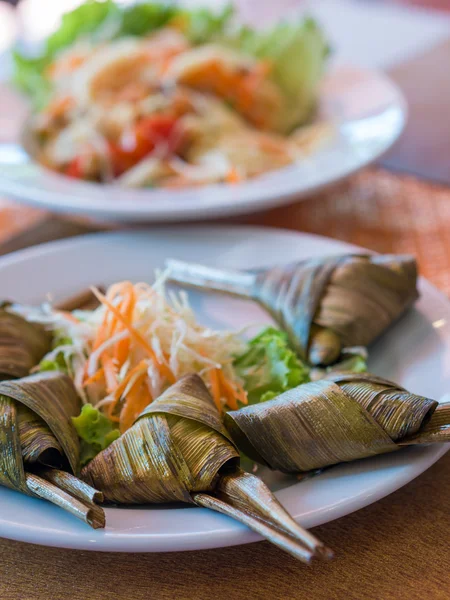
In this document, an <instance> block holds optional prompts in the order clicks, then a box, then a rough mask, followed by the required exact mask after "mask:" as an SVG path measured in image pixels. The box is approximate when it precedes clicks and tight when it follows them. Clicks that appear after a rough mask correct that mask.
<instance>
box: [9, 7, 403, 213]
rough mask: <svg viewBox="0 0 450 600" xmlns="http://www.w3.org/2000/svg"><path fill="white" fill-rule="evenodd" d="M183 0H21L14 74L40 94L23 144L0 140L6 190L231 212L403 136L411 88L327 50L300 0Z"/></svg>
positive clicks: (324, 178) (78, 202) (80, 202)
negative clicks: (339, 61)
mask: <svg viewBox="0 0 450 600" xmlns="http://www.w3.org/2000/svg"><path fill="white" fill-rule="evenodd" d="M187 4H188V6H187V7H186V4H185V3H183V4H175V3H151V2H142V3H137V4H136V3H129V2H113V1H112V0H106V1H104V2H96V1H95V0H88V1H87V2H84V3H82V4H80V3H78V2H73V1H72V2H65V3H61V5H59V8H58V11H53V10H52V11H48V12H49V13H50V16H48V18H47V11H44V13H43V16H44V18H43V19H42V18H41V17H39V18H38V13H39V6H40V5H39V4H38V3H37V2H36V0H24V1H23V3H22V4H20V5H19V18H20V22H21V30H22V32H21V33H22V38H23V40H24V41H23V42H22V43H21V44H19V45H18V47H16V49H15V50H14V52H13V73H12V80H13V82H14V84H15V86H16V87H17V88H18V89H20V90H21V91H22V92H23V93H24V94H25V95H26V96H27V97H28V98H29V100H30V103H31V107H32V109H31V115H30V117H29V118H28V120H27V121H26V123H25V126H24V128H23V129H22V131H21V133H20V137H21V141H22V142H23V144H24V147H25V149H26V153H25V152H23V149H21V148H20V147H19V146H17V145H16V146H14V145H13V146H6V147H5V146H4V147H3V148H0V165H1V166H2V167H3V169H2V170H3V173H2V177H1V178H0V190H1V191H3V192H4V193H7V194H9V195H10V196H12V197H14V198H16V199H18V200H22V201H27V202H31V203H34V204H38V205H40V206H46V207H49V208H51V209H53V210H59V211H64V212H72V213H79V214H89V215H91V216H95V217H103V218H105V219H109V220H116V221H139V220H148V221H151V220H178V219H192V218H195V219H198V218H209V217H212V216H227V215H231V214H238V213H245V212H251V211H254V210H258V209H261V208H264V207H268V206H272V205H276V204H282V203H286V202H289V201H290V200H291V199H292V198H294V197H301V196H302V195H305V194H306V193H310V192H311V191H313V190H316V189H318V188H320V187H323V186H324V185H327V184H329V183H331V182H333V181H336V180H338V179H341V178H343V177H345V176H347V175H349V174H350V173H352V172H354V171H355V170H357V169H359V168H361V167H362V166H363V165H365V164H367V163H368V162H371V161H372V160H374V159H375V158H377V157H378V156H380V155H381V154H382V153H384V152H385V151H386V149H387V148H388V147H389V146H390V145H391V144H392V143H393V141H395V139H396V138H397V137H398V135H399V133H400V131H401V129H402V127H403V124H404V120H405V105H404V101H403V99H402V97H401V94H400V93H399V92H398V90H397V89H396V88H395V86H394V85H393V84H392V83H391V82H389V81H388V80H387V79H386V78H385V77H383V76H381V75H379V74H377V73H374V72H370V71H366V70H358V69H356V70H355V69H349V68H348V67H345V66H344V67H342V66H336V65H334V66H329V63H330V55H331V47H330V44H329V42H328V40H327V35H326V33H325V32H324V29H323V28H322V27H321V26H320V25H319V23H318V22H317V21H316V20H314V19H313V18H312V17H311V16H310V15H309V13H305V10H304V9H305V8H307V5H305V4H304V3H299V2H291V1H289V2H288V1H286V2H284V3H283V11H282V13H283V16H284V17H285V19H284V21H279V20H277V16H278V15H279V14H280V6H277V10H276V11H274V7H273V5H272V4H270V5H269V4H268V5H267V6H268V10H266V11H261V14H264V19H263V20H262V19H259V22H257V23H256V24H254V21H255V19H254V14H255V10H254V5H252V3H249V2H243V3H237V7H238V8H237V9H236V8H235V7H233V6H232V5H230V4H226V3H223V2H217V3H209V4H208V5H204V4H203V3H199V2H195V3H192V2H189V3H187ZM69 8H72V10H71V11H69V12H65V11H66V10H67V9H69ZM252 15H253V20H252V18H251V16H252ZM250 21H251V25H249V24H248V23H249V22H250ZM36 23H38V24H37V25H36ZM334 62H336V61H334ZM52 172H53V173H52ZM55 173H56V175H55ZM105 186H108V194H107V195H105V194H104V187H105ZM211 186H214V188H211ZM204 187H207V189H206V190H204V191H203V189H202V188H204Z"/></svg>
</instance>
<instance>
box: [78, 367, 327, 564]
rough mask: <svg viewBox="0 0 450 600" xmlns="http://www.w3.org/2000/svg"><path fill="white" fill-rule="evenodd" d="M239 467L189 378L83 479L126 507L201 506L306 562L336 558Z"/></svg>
mask: <svg viewBox="0 0 450 600" xmlns="http://www.w3.org/2000/svg"><path fill="white" fill-rule="evenodd" d="M238 467H239V453H238V451H237V449H236V448H235V446H234V444H233V442H232V441H231V439H230V437H229V434H228V432H227V431H226V430H225V428H224V426H223V424H222V422H221V419H220V415H219V413H218V411H217V408H216V407H215V405H214V402H213V400H212V398H211V396H210V394H209V392H208V390H207V389H206V387H205V384H204V383H203V381H202V379H201V378H200V377H199V376H198V375H187V376H185V377H183V378H182V379H180V380H179V381H178V382H177V383H175V384H174V385H173V386H172V387H170V388H169V389H168V390H167V391H166V392H164V393H163V394H162V396H160V398H158V399H156V400H155V401H154V402H152V403H151V404H150V405H149V406H148V407H147V408H146V409H145V410H144V412H143V413H142V414H141V415H140V416H139V417H138V419H137V421H136V422H135V423H134V425H133V426H132V427H131V428H130V429H129V430H128V431H126V432H125V433H124V434H123V435H122V436H121V437H120V438H119V439H117V440H116V441H114V442H113V443H112V444H111V445H110V446H108V448H106V449H105V450H103V451H102V452H101V453H100V454H98V455H97V456H96V457H95V458H94V459H93V460H92V461H91V462H90V463H89V464H88V465H86V467H84V469H83V471H82V478H83V479H84V481H86V482H87V483H88V484H89V485H91V486H93V487H94V488H96V489H99V490H101V491H102V492H103V493H104V495H105V498H106V499H107V500H109V501H112V502H116V503H118V504H129V503H131V504H136V503H139V504H141V503H142V504H144V503H160V502H176V501H183V502H189V503H191V504H192V503H194V504H198V505H199V506H204V507H207V508H211V509H213V510H216V511H218V512H222V513H224V514H227V515H229V516H231V517H233V518H235V519H238V520H240V521H241V522H243V523H245V524H246V525H248V526H249V527H251V528H253V529H254V530H255V531H257V532H259V533H260V534H261V535H264V536H266V537H267V539H269V540H270V541H272V542H273V543H274V544H276V545H278V546H279V547H281V548H283V549H284V550H286V551H288V552H290V553H291V554H292V555H293V556H296V557H297V558H300V559H301V560H304V561H306V562H308V561H309V560H310V559H311V558H312V557H313V556H320V557H321V558H325V557H329V553H328V551H325V550H324V546H323V544H321V543H320V542H319V541H318V540H317V539H316V538H315V537H314V536H312V535H311V534H309V533H307V532H305V531H304V530H303V529H302V528H301V527H300V526H299V525H297V524H296V523H295V522H294V521H293V519H292V518H291V517H290V516H289V515H288V513H286V511H285V510H284V509H283V507H282V506H281V505H280V504H279V502H278V501H277V500H276V498H275V497H274V496H273V495H272V493H271V492H270V490H269V489H268V488H267V487H266V486H265V485H264V484H263V483H262V481H260V480H259V479H257V478H256V477H254V476H253V475H250V474H248V473H243V472H242V471H240V469H239V468H238Z"/></svg>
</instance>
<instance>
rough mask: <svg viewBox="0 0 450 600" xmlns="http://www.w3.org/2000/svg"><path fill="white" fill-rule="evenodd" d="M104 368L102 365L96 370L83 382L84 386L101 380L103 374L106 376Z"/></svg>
mask: <svg viewBox="0 0 450 600" xmlns="http://www.w3.org/2000/svg"><path fill="white" fill-rule="evenodd" d="M104 373H105V371H104V369H103V367H101V368H100V369H99V370H98V371H96V372H95V373H94V374H93V375H92V377H89V378H88V379H86V380H85V382H84V383H83V387H86V386H87V385H90V384H91V383H95V382H96V381H99V380H100V379H101V378H102V377H103V376H104Z"/></svg>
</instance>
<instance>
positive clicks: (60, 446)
mask: <svg viewBox="0 0 450 600" xmlns="http://www.w3.org/2000/svg"><path fill="white" fill-rule="evenodd" d="M80 408H81V401H80V399H79V397H78V395H77V392H76V390H75V388H74V386H73V383H72V381H71V379H70V378H69V377H68V376H67V375H64V374H62V373H58V372H46V373H37V374H34V375H30V376H28V377H23V378H22V379H15V380H9V381H2V382H0V486H5V487H8V488H10V489H13V490H16V491H19V492H22V493H24V494H27V495H31V496H36V497H38V498H42V499H45V500H48V501H50V502H53V503H54V504H57V505H58V506H60V507H61V508H63V509H64V510H66V511H68V512H70V513H71V514H73V515H74V516H76V517H78V518H79V519H82V520H83V521H85V522H86V523H88V524H89V525H91V526H92V527H94V528H98V527H104V525H105V516H104V512H103V510H102V509H101V508H100V507H99V506H97V504H96V503H97V502H101V501H102V500H103V496H102V494H101V493H99V492H97V491H96V490H94V489H92V488H91V487H90V486H88V485H86V484H85V483H84V482H82V481H80V480H79V479H78V478H77V477H76V476H75V475H76V474H77V473H78V471H79V453H80V447H79V440H78V437H77V435H76V432H75V429H74V427H73V425H72V423H71V417H74V416H76V415H77V414H78V413H79V412H80Z"/></svg>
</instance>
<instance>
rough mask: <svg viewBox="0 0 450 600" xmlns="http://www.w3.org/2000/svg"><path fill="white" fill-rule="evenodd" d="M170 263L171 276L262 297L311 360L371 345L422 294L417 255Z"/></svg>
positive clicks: (259, 299)
mask: <svg viewBox="0 0 450 600" xmlns="http://www.w3.org/2000/svg"><path fill="white" fill-rule="evenodd" d="M168 268H169V277H170V279H171V280H172V281H175V282H178V283H182V284H183V285H187V286H191V287H196V288H201V289H205V290H211V291H216V292H217V291H218V292H224V293H228V294H231V295H234V296H240V297H245V298H251V299H253V300H255V301H257V302H258V303H260V304H261V305H262V306H263V307H264V308H265V309H266V310H267V311H268V312H269V313H270V314H271V316H272V317H273V318H274V320H275V321H276V322H277V324H278V325H279V326H280V327H281V328H282V329H283V330H285V331H286V332H287V334H288V336H289V339H290V342H291V344H292V346H293V348H295V350H296V351H297V353H298V354H299V356H300V357H301V358H302V359H303V360H308V361H309V362H310V363H311V364H313V365H329V364H332V363H334V362H335V361H337V360H338V359H339V356H340V354H341V351H342V349H343V348H345V347H349V346H367V345H368V344H370V343H371V342H372V341H373V340H374V339H375V338H377V337H378V336H379V335H380V334H381V333H382V332H383V331H384V330H385V329H386V328H387V327H388V326H389V325H390V324H391V323H392V322H393V321H394V320H395V319H397V318H398V317H399V316H400V315H401V314H402V313H403V312H404V311H405V310H406V308H408V307H409V306H410V305H411V304H412V303H413V302H414V301H415V300H416V299H417V297H418V293H417V288H416V282H417V268H416V263H415V259H414V258H413V257H412V256H407V255H405V256H403V255H398V256H395V255H392V256H391V255H386V256H383V255H381V256H376V255H375V256H372V255H342V256H331V257H325V258H319V259H316V258H314V259H309V260H305V261H302V262H299V263H296V264H291V265H285V266H279V267H273V268H270V269H261V270H259V271H254V272H247V273H242V272H236V271H227V270H222V269H213V268H209V267H202V266H199V265H190V264H187V263H183V262H181V261H169V262H168Z"/></svg>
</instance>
